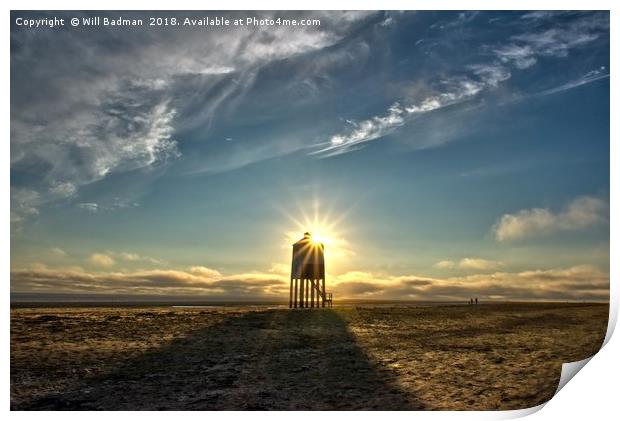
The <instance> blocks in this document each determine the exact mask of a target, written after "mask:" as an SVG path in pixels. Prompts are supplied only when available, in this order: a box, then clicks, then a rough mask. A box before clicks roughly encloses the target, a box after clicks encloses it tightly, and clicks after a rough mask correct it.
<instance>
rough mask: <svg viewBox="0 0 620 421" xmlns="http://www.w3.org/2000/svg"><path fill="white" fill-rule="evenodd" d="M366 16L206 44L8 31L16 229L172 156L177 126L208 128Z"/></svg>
mask: <svg viewBox="0 0 620 421" xmlns="http://www.w3.org/2000/svg"><path fill="white" fill-rule="evenodd" d="M127 13H128V14H132V13H133V14H134V15H135V14H136V13H137V12H135V13H134V12H127ZM231 13H232V14H234V13H237V12H231ZM370 13H371V12H331V13H329V14H322V13H319V15H320V16H319V17H320V18H321V26H320V27H297V28H294V29H292V28H287V27H259V28H245V27H244V28H238V30H229V29H223V30H216V29H214V30H213V31H210V35H209V37H205V36H204V31H202V30H193V31H192V30H187V31H152V30H150V29H149V30H148V31H141V30H139V29H137V30H136V31H131V33H124V34H123V35H122V40H120V39H119V38H118V34H116V33H115V32H113V31H106V30H101V31H97V32H96V33H94V32H92V33H88V34H86V33H83V32H81V31H64V32H62V33H58V32H54V33H53V34H51V33H49V32H46V31H39V32H37V33H36V34H34V33H33V34H31V35H32V36H30V35H29V36H26V35H25V34H24V33H22V31H21V30H20V28H13V31H12V33H11V42H12V46H13V47H12V50H11V72H12V75H13V77H12V79H11V87H12V89H13V90H14V91H15V92H22V93H24V94H18V95H14V96H11V166H12V170H13V171H14V173H15V174H22V173H23V174H29V172H31V171H32V169H33V168H35V169H36V171H37V172H38V176H37V177H36V178H33V177H24V180H28V183H26V184H27V185H21V186H20V187H19V189H15V190H14V194H12V200H11V206H12V209H13V210H14V212H13V217H12V220H13V222H14V223H15V224H18V223H21V222H23V221H24V220H25V219H27V218H29V217H32V216H34V215H36V212H37V210H38V209H39V208H40V207H41V206H43V205H45V204H46V203H50V202H54V201H57V200H60V199H63V198H69V197H72V196H74V195H76V194H77V193H78V192H79V190H80V187H81V186H83V185H85V184H89V183H93V182H96V181H99V180H101V179H103V178H106V177H109V176H110V175H112V174H118V173H122V172H126V171H131V170H139V169H150V168H153V167H157V166H161V164H163V163H165V162H169V161H171V160H175V159H176V158H178V157H179V156H180V154H181V148H180V147H179V143H178V139H177V138H176V137H175V134H176V132H177V131H178V129H179V127H184V128H188V127H192V126H195V125H196V124H201V125H207V124H208V122H209V121H210V120H211V119H212V118H213V116H214V113H215V112H216V110H217V109H218V107H220V106H222V104H224V103H225V102H226V101H229V102H231V101H233V100H234V99H235V98H236V97H242V96H243V95H244V94H245V93H246V92H247V91H248V89H249V88H250V87H251V86H252V85H253V83H254V81H255V78H256V74H257V72H258V71H259V70H260V69H261V68H264V67H265V66H267V65H269V64H270V63H273V62H274V61H277V60H284V59H289V58H292V57H295V56H298V55H302V54H304V53H307V52H310V51H316V50H320V49H323V48H326V47H329V46H331V45H334V44H335V43H337V42H338V41H339V40H341V39H342V38H343V37H344V36H346V35H347V33H348V31H349V30H350V28H351V27H353V26H354V25H355V24H356V23H357V22H358V21H360V20H362V19H365V18H366V17H367V16H368V15H369V14H370ZM308 14H309V13H308V12H297V14H296V17H297V18H299V16H301V15H308ZM256 15H257V17H259V18H265V17H273V16H274V12H256ZM275 15H277V16H283V14H282V13H280V12H275ZM277 16H276V17H277ZM222 46H225V48H222ZM69 52H70V53H69ZM58 57H64V58H63V60H59V59H58ZM35 68H36V69H37V71H36V72H33V71H32V69H35ZM26 92H27V94H25V93H26ZM205 132H206V130H205ZM34 195H36V196H37V197H36V198H34ZM101 208H102V206H101V205H99V206H98V207H97V209H99V210H100V209H101ZM85 209H89V210H94V209H95V207H94V206H86V207H85Z"/></svg>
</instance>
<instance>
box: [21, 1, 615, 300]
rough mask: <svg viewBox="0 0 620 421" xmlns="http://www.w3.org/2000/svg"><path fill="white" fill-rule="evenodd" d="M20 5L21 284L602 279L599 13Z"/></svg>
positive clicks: (349, 285)
mask: <svg viewBox="0 0 620 421" xmlns="http://www.w3.org/2000/svg"><path fill="white" fill-rule="evenodd" d="M95 15H98V16H103V17H110V18H118V17H119V16H122V17H127V18H132V19H144V21H145V24H144V25H143V26H139V27H110V26H108V27H104V26H100V27H88V26H81V25H80V26H78V27H71V26H68V25H67V26H57V27H53V28H50V27H45V26H43V27H39V28H28V27H24V26H21V25H18V24H17V23H16V22H17V18H27V19H42V18H45V17H48V18H49V17H54V16H56V17H65V18H66V19H67V20H68V19H69V18H71V17H78V18H79V19H81V18H82V17H92V16H95ZM149 16H156V17H158V16H159V17H177V18H178V19H179V22H182V21H183V20H184V18H185V17H189V18H191V19H200V18H205V17H207V16H210V17H214V16H222V17H224V18H228V19H230V20H231V21H234V20H235V19H242V20H245V19H246V18H248V17H257V18H259V19H265V18H267V19H277V18H278V17H279V18H282V19H298V20H299V19H316V20H318V21H320V25H318V24H317V25H311V26H277V25H272V26H252V25H250V26H228V27H216V26H185V25H179V26H162V27H157V26H156V27H152V26H148V17H149ZM11 18H12V19H11V21H12V24H11V100H10V101H11V139H10V140H11V291H12V292H13V293H37V294H43V293H55V294H73V293H75V294H108V295H110V294H111V295H117V296H121V295H132V294H140V295H158V296H171V297H172V296H191V297H201V298H205V299H213V300H220V299H221V300H237V299H238V300H282V301H285V300H288V291H289V284H288V282H289V277H290V259H291V246H292V244H293V242H295V241H296V240H297V239H299V238H301V237H302V235H303V233H304V232H305V231H310V232H312V233H313V234H314V235H315V236H317V237H318V236H320V238H321V240H322V241H323V242H324V243H325V250H326V271H327V275H326V277H327V288H328V290H330V291H333V292H334V297H335V300H336V301H337V300H338V299H339V298H341V299H345V298H355V299H389V300H442V301H443V300H469V298H470V297H473V296H477V297H479V298H480V299H483V300H596V301H601V300H607V299H608V295H609V159H610V157H609V145H610V143H609V142H610V134H609V14H608V12H523V11H519V12H472V11H466V12H427V11H425V12H413V11H409V12H380V11H378V12H375V11H365V12H333V11H329V12H233V13H227V12H87V13H86V12H85V13H82V12H67V13H51V12H50V13H47V12H12V16H11Z"/></svg>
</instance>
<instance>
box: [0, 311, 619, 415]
mask: <svg viewBox="0 0 620 421" xmlns="http://www.w3.org/2000/svg"><path fill="white" fill-rule="evenodd" d="M607 314H608V305H607V304H550V303H547V304H543V303H535V304H521V303H514V304H481V305H478V306H469V305H443V306H406V305H381V306H378V305H375V306H373V305H355V306H343V307H334V308H333V309H321V310H312V309H308V310H288V309H281V308H257V307H237V308H232V307H226V308H217V307H213V308H201V307H187V308H182V307H176V308H173V307H142V308H140V307H92V308H77V307H67V308H61V307H59V308H13V309H12V310H11V408H12V409H14V410H22V409H29V410H147V409H148V410H173V409H174V410H223V409H228V410H270V409H274V410H289V409H290V410H292V409H295V410H303V409H308V410H359V409H369V410H373V409H381V410H442V409H447V410H493V409H521V408H527V407H531V406H535V405H538V404H540V403H543V402H545V401H547V400H549V399H550V398H551V397H552V396H553V394H554V392H555V390H556V388H557V385H558V381H559V377H560V371H561V364H562V363H563V362H568V361H577V360H581V359H584V358H587V357H589V356H591V355H593V354H594V353H596V352H597V351H598V349H599V348H600V346H601V344H602V341H603V338H604V336H605V331H606V328H607Z"/></svg>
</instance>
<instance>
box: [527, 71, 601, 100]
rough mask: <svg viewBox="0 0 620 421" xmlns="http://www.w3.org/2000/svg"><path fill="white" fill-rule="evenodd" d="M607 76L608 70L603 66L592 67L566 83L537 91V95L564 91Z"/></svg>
mask: <svg viewBox="0 0 620 421" xmlns="http://www.w3.org/2000/svg"><path fill="white" fill-rule="evenodd" d="M607 78H609V72H608V71H607V68H606V67H605V66H601V67H599V68H598V69H594V70H591V71H589V72H588V73H586V74H585V75H583V76H581V77H580V78H577V79H575V80H571V81H569V82H567V83H564V84H562V85H560V86H556V87H554V88H551V89H547V90H544V91H541V92H539V93H538V95H552V94H557V93H559V92H564V91H567V90H569V89H573V88H577V87H579V86H582V85H586V84H588V83H592V82H596V81H597V80H601V79H607Z"/></svg>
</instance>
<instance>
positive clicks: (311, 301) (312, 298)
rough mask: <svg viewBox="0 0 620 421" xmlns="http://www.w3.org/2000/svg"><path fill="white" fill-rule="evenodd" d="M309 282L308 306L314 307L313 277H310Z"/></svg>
mask: <svg viewBox="0 0 620 421" xmlns="http://www.w3.org/2000/svg"><path fill="white" fill-rule="evenodd" d="M310 282H311V284H310V307H312V308H314V282H315V281H314V279H312V280H311V281H310Z"/></svg>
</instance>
